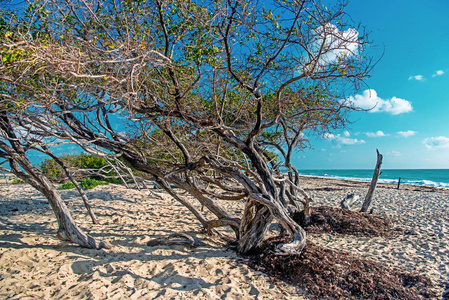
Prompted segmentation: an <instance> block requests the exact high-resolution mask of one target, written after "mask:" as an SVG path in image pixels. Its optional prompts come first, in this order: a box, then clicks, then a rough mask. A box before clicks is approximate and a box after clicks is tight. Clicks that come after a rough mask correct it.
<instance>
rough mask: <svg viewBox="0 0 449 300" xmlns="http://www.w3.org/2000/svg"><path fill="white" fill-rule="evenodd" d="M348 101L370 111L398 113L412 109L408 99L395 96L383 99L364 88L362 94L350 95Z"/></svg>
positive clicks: (373, 91) (374, 92)
mask: <svg viewBox="0 0 449 300" xmlns="http://www.w3.org/2000/svg"><path fill="white" fill-rule="evenodd" d="M348 102H349V104H351V105H353V106H354V107H356V108H361V109H369V112H370V113H377V112H385V113H389V114H392V115H399V114H402V113H408V112H411V111H412V110H413V107H412V103H411V102H410V101H407V100H405V99H401V98H397V97H393V98H391V99H386V100H384V99H382V98H380V97H379V96H377V92H376V91H375V90H366V91H364V92H363V94H362V95H355V96H354V97H353V96H350V97H349V98H348Z"/></svg>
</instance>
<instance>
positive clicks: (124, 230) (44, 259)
mask: <svg viewBox="0 0 449 300" xmlns="http://www.w3.org/2000/svg"><path fill="white" fill-rule="evenodd" d="M368 185H369V182H358V181H345V180H339V179H328V178H311V177H303V178H302V182H301V186H302V187H303V188H305V189H306V190H307V191H308V192H309V193H310V194H311V195H312V197H313V199H314V202H313V203H312V204H313V207H317V206H321V205H330V206H334V207H338V206H339V202H340V201H341V200H342V199H343V198H344V196H345V195H346V194H347V193H348V192H354V193H356V194H359V195H360V196H363V195H364V194H365V193H366V191H367V189H368ZM62 194H63V197H64V199H65V202H66V203H67V204H68V205H69V206H70V210H71V211H72V213H73V216H74V219H75V220H76V222H77V224H79V226H80V227H82V228H83V230H85V231H86V232H88V233H90V234H92V235H94V236H96V237H98V238H101V239H103V240H105V241H107V242H109V243H110V244H112V245H113V248H112V249H110V250H90V249H83V248H80V247H77V246H74V245H61V244H60V243H59V241H58V240H57V239H56V224H55V223H56V222H55V220H54V216H53V214H52V212H51V210H50V209H49V208H48V204H47V202H46V199H45V198H44V197H43V196H42V195H40V194H39V193H38V192H36V191H35V190H33V189H32V188H31V187H29V186H26V185H9V186H2V188H1V190H0V196H1V197H0V199H1V200H0V202H1V203H0V210H1V211H0V213H1V216H2V218H0V253H1V255H0V267H1V269H0V296H1V297H2V298H14V297H16V298H26V297H30V298H31V297H37V298H46V299H48V298H62V299H64V297H66V298H67V299H69V298H70V299H73V298H77V299H78V298H80V299H84V298H88V299H106V298H107V299H119V298H139V299H165V298H174V299H182V298H191V299H216V298H226V297H229V298H235V299H265V298H266V299H307V297H306V296H304V295H303V293H302V291H301V290H298V288H297V287H295V286H293V285H290V284H287V283H285V282H283V281H278V280H273V279H272V278H270V277H268V276H267V275H265V274H264V273H262V272H259V271H255V270H253V269H250V268H249V267H248V266H247V265H246V264H244V263H241V262H242V261H243V260H242V258H241V257H239V256H238V255H237V254H236V253H235V252H233V251H231V250H229V249H227V248H226V247H225V244H224V242H222V241H221V240H219V239H217V238H213V237H209V236H207V235H205V234H203V233H201V226H200V224H199V223H198V222H197V221H196V220H195V219H194V218H193V217H192V216H191V215H190V213H188V211H187V210H186V209H185V208H184V207H183V206H181V205H179V204H178V203H177V202H176V201H174V200H173V199H172V198H171V197H169V196H168V195H167V194H165V193H162V192H157V195H159V196H160V197H161V199H158V198H156V197H154V196H152V195H151V194H150V193H149V192H148V191H145V190H141V191H137V190H127V189H126V188H124V187H122V186H118V185H109V186H99V187H97V188H95V189H93V190H89V191H87V194H88V197H89V199H90V200H91V202H92V205H93V207H94V210H95V212H96V213H97V216H98V218H99V220H100V222H101V224H102V225H92V224H91V223H90V220H89V216H88V215H87V213H86V212H85V210H84V208H83V206H82V203H81V199H79V197H78V194H77V193H76V192H75V191H73V190H69V191H63V192H62ZM448 194H449V191H448V190H447V189H441V188H434V187H423V186H405V185H404V186H403V185H401V188H400V190H397V189H396V185H394V184H383V183H381V184H378V187H377V189H376V191H375V194H374V200H373V205H372V207H373V208H374V214H375V215H379V216H383V217H387V218H389V219H391V220H392V221H393V222H394V223H395V225H396V226H399V227H401V228H403V229H404V232H406V234H403V235H400V236H398V237H395V238H383V237H375V238H365V237H360V238H354V237H352V236H346V235H334V234H328V233H321V234H309V235H308V239H309V240H310V241H312V242H313V243H315V244H317V245H320V246H322V247H324V248H328V249H335V250H340V251H342V250H343V251H347V252H350V253H351V255H354V256H358V257H362V258H368V259H371V260H374V261H377V262H380V263H382V264H385V265H386V266H390V267H393V268H402V269H405V270H408V271H411V272H417V273H420V274H425V275H427V276H429V278H430V279H431V280H432V282H433V283H434V288H435V291H436V292H437V293H438V295H440V297H438V298H439V299H441V294H442V293H443V291H444V290H445V285H446V284H448V279H449V266H447V261H449V243H448V237H449V231H448V229H449V195H448ZM362 198H363V197H362ZM360 201H363V200H360ZM360 201H359V202H358V203H356V206H357V207H359V206H360V205H361V203H360ZM226 205H227V209H230V210H233V211H234V213H235V214H236V215H239V214H241V213H242V208H243V205H242V203H241V202H227V203H226ZM355 210H356V209H355ZM273 225H274V226H272V234H277V233H278V232H279V231H278V230H279V226H277V224H273ZM173 232H183V233H186V234H189V235H192V236H195V237H197V238H198V239H199V240H201V241H202V242H203V243H204V244H203V245H202V246H200V247H198V248H194V249H189V248H186V247H184V246H147V245H146V243H147V242H148V241H149V240H152V239H154V238H158V237H162V236H166V235H167V234H170V233H173ZM223 232H226V230H223Z"/></svg>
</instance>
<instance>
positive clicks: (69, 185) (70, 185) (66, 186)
mask: <svg viewBox="0 0 449 300" xmlns="http://www.w3.org/2000/svg"><path fill="white" fill-rule="evenodd" d="M73 188H75V185H74V184H73V183H71V182H67V183H64V184H62V185H61V186H60V187H59V189H60V190H71V189H73Z"/></svg>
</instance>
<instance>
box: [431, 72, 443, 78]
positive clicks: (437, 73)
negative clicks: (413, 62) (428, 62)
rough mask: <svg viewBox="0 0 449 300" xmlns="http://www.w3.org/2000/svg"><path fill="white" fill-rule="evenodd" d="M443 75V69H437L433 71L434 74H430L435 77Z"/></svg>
mask: <svg viewBox="0 0 449 300" xmlns="http://www.w3.org/2000/svg"><path fill="white" fill-rule="evenodd" d="M441 75H444V71H443V70H438V71H436V72H435V74H433V75H432V77H436V76H441Z"/></svg>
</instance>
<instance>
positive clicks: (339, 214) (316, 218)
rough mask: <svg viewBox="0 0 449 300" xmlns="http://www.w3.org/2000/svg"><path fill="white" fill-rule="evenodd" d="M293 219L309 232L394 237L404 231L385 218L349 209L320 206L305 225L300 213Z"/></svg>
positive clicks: (314, 210) (313, 211)
mask: <svg viewBox="0 0 449 300" xmlns="http://www.w3.org/2000/svg"><path fill="white" fill-rule="evenodd" d="M293 219H294V220H295V221H296V222H298V223H299V224H300V225H302V226H303V227H304V228H305V230H306V231H307V232H308V233H321V232H335V233H339V234H350V235H355V236H368V237H369V236H383V237H392V236H396V235H398V234H399V233H401V232H402V229H400V228H397V227H394V224H393V223H392V222H391V221H390V220H387V219H385V218H382V217H378V216H373V215H369V214H364V213H359V212H355V211H350V210H347V209H342V208H337V207H330V206H320V207H315V208H313V209H312V213H311V215H310V219H311V223H310V224H308V225H307V226H304V221H303V220H304V217H303V216H302V215H301V214H300V213H299V214H296V215H294V216H293Z"/></svg>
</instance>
